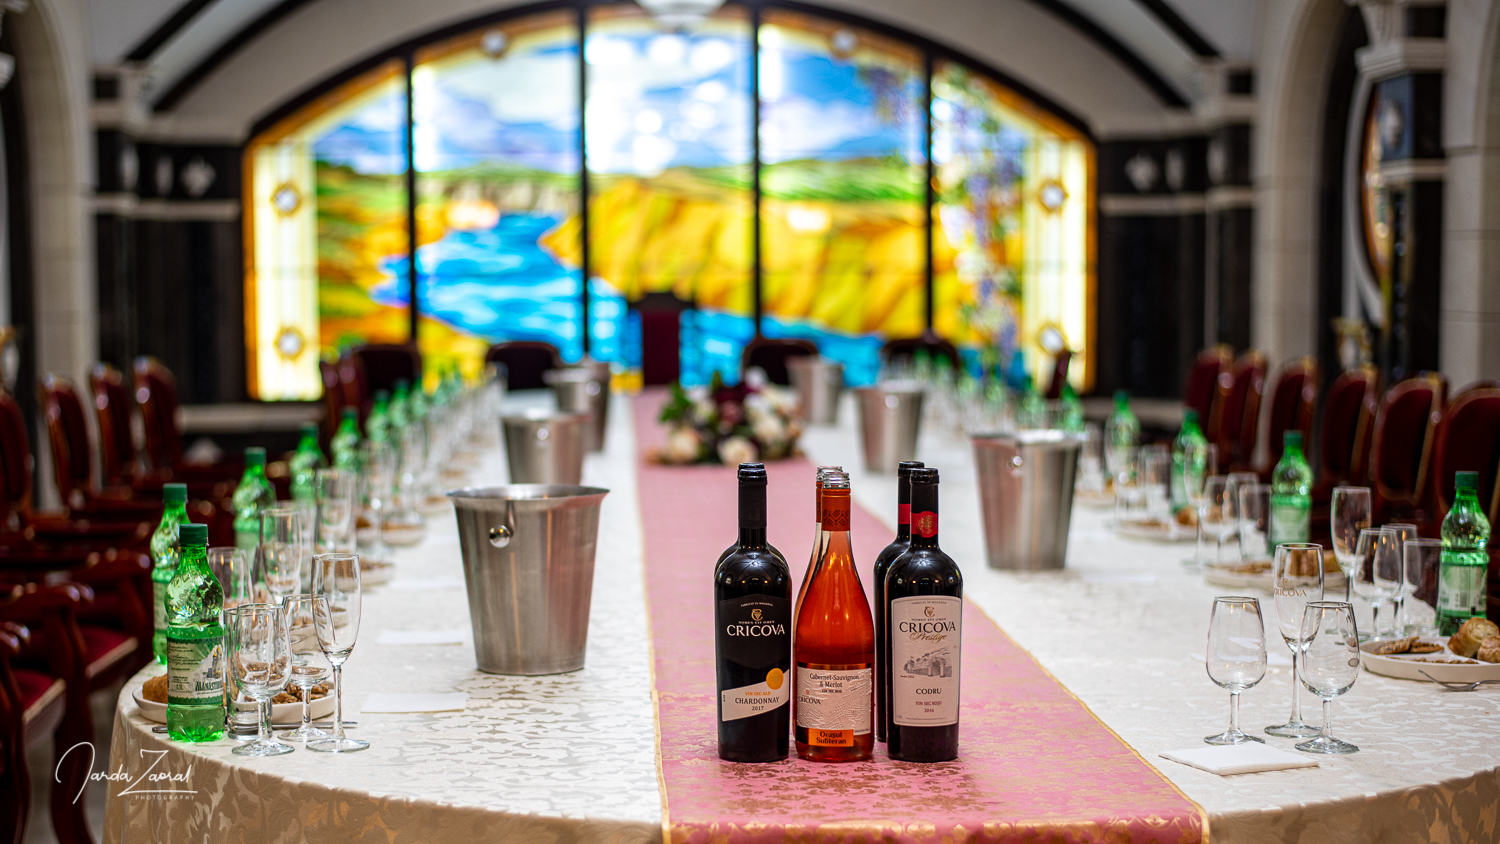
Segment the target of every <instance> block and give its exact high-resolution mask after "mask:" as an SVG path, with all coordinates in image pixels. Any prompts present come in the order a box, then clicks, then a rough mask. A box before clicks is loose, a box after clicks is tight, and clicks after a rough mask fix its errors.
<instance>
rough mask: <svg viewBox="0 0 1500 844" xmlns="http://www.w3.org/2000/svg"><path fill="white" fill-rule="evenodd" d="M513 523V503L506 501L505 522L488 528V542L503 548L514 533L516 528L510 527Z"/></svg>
mask: <svg viewBox="0 0 1500 844" xmlns="http://www.w3.org/2000/svg"><path fill="white" fill-rule="evenodd" d="M515 523H516V518H515V505H514V504H513V503H511V502H509V501H507V502H506V503H505V523H504V524H499V525H495V526H494V527H492V528H490V544H491V545H493V546H495V547H496V548H504V547H505V546H507V545H509V544H510V540H511V538H512V537H514V536H515V535H516V529H515V528H514V527H511V526H512V525H514V524H515Z"/></svg>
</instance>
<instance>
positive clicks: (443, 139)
mask: <svg viewBox="0 0 1500 844" xmlns="http://www.w3.org/2000/svg"><path fill="white" fill-rule="evenodd" d="M497 18H498V20H497ZM752 21H753V18H752V13H751V10H750V9H749V8H748V7H746V6H743V5H738V4H735V3H730V4H728V5H726V6H724V7H723V8H721V9H720V10H718V11H717V12H715V13H713V14H712V15H710V16H709V17H707V18H706V19H703V20H699V21H696V22H692V23H691V24H689V25H686V26H681V25H677V24H674V25H672V26H664V25H662V24H661V23H659V22H658V21H656V20H654V19H652V18H651V17H650V16H649V15H648V14H646V13H645V12H644V11H643V10H642V9H641V8H639V7H638V6H636V5H633V4H609V5H600V6H593V7H590V8H589V9H588V11H587V16H586V19H583V20H581V19H580V14H579V11H578V10H577V9H571V8H570V9H558V10H550V11H543V12H531V13H518V14H514V15H511V16H508V17H506V16H494V17H492V18H491V19H490V22H487V23H484V24H482V25H477V26H476V27H475V28H474V29H472V30H470V31H467V32H463V33H462V34H459V35H452V34H451V32H450V33H448V34H445V35H444V36H443V38H442V39H440V40H435V41H432V42H429V43H426V44H424V45H421V46H418V47H416V48H402V50H403V51H402V52H400V53H397V54H396V55H397V57H396V58H393V59H392V60H391V61H389V62H386V63H385V64H383V65H380V66H379V67H377V68H376V69H374V70H372V71H370V72H368V73H364V74H362V75H360V76H358V77H357V78H355V79H352V80H349V81H344V82H341V83H339V84H337V85H334V86H331V87H330V89H329V91H328V92H327V93H325V94H323V95H321V96H319V97H318V98H316V99H314V100H312V101H311V102H310V103H308V104H307V105H305V106H302V107H300V108H298V109H297V110H296V111H295V112H292V113H291V114H290V115H289V116H286V117H285V118H283V119H280V120H278V121H277V122H276V123H274V124H273V125H271V126H270V127H269V128H267V129H265V130H264V131H261V132H259V133H258V134H257V135H256V136H255V137H254V138H253V139H252V140H251V142H250V144H249V145H248V146H247V149H246V172H247V174H248V179H247V184H248V190H247V193H246V215H245V216H246V229H245V230H246V236H247V244H246V252H247V256H248V261H247V267H248V269H247V274H246V294H247V301H248V302H249V303H250V311H251V317H250V323H251V325H250V332H249V339H248V340H247V351H248V357H249V369H250V383H251V388H250V389H251V394H252V396H254V397H257V398H263V399H295V398H302V399H306V398H313V397H316V396H317V395H318V393H319V391H320V381H319V378H318V371H317V361H318V358H319V356H320V355H321V356H325V357H331V356H333V355H336V354H338V353H339V352H340V351H341V350H342V349H344V348H347V347H348V346H350V345H353V344H358V343H367V342H391V343H401V342H408V341H410V340H412V339H415V340H416V341H417V343H418V344H419V347H420V349H421V351H422V353H423V356H424V360H425V361H426V362H427V363H428V365H429V366H428V368H429V372H430V373H433V374H434V377H435V373H436V372H437V371H438V370H439V369H440V368H442V367H445V366H447V365H448V364H450V363H457V364H458V365H459V366H460V367H461V368H462V369H463V370H464V371H465V372H466V373H468V374H470V375H472V374H474V373H476V372H477V371H478V370H479V368H480V367H481V365H482V360H483V355H484V351H485V349H486V348H487V347H488V346H489V345H490V344H492V343H494V342H497V341H502V340H511V339H516V340H545V341H547V342H550V343H553V344H554V345H556V346H557V347H558V348H559V350H560V351H561V352H562V354H563V357H564V358H565V359H567V360H578V359H579V358H580V357H582V356H583V355H584V354H585V353H587V354H589V355H592V356H593V357H595V358H597V359H601V360H606V361H611V362H614V363H616V364H617V365H618V366H620V367H635V366H639V363H640V354H641V353H640V347H641V337H640V320H639V318H638V315H634V314H632V312H631V310H630V309H631V307H632V306H633V305H634V304H635V303H638V302H640V301H641V300H642V299H644V298H646V297H648V296H649V297H658V298H659V297H663V296H670V297H672V298H674V299H675V300H676V301H677V303H679V304H682V305H687V306H688V307H687V309H686V310H685V311H684V312H683V316H682V348H681V370H682V377H683V379H684V380H686V381H689V382H695V381H697V382H701V381H706V380H707V379H708V378H709V377H710V376H711V375H712V374H713V373H716V372H717V373H719V374H721V375H723V376H724V377H725V378H726V380H729V381H733V380H735V379H736V378H737V377H738V374H739V373H738V369H739V357H740V353H741V351H742V349H743V348H744V346H745V343H746V342H748V341H749V340H750V339H751V338H753V337H754V336H755V334H756V332H757V330H759V331H760V332H761V333H762V334H764V335H766V336H768V337H801V338H808V339H812V340H814V341H815V342H816V343H817V344H818V346H819V348H820V350H821V351H822V353H823V354H824V355H826V356H829V357H832V358H835V359H837V360H839V361H842V362H843V363H844V364H845V366H846V377H847V379H848V381H849V382H850V383H852V384H862V383H869V382H871V381H873V380H874V379H875V378H876V377H877V376H878V371H879V349H880V347H881V345H882V344H883V343H884V342H885V341H886V340H888V339H892V338H899V337H912V336H916V335H918V334H920V333H922V332H923V331H924V330H926V329H928V328H931V329H933V330H934V331H935V332H936V333H937V334H939V335H942V336H944V337H947V338H949V339H951V340H953V341H954V342H955V343H957V344H959V345H960V347H961V348H962V349H963V350H964V353H965V359H966V360H967V361H968V362H969V363H970V364H971V366H972V367H973V368H975V369H977V368H979V366H980V365H981V364H983V365H984V366H986V367H988V366H990V365H1000V366H1002V367H1009V369H1008V374H1009V375H1011V376H1016V375H1017V374H1018V373H1024V372H1025V370H1027V369H1029V370H1030V371H1031V373H1032V374H1033V375H1040V374H1041V371H1042V370H1043V368H1045V367H1046V366H1047V365H1048V361H1047V360H1046V358H1047V357H1048V356H1047V355H1045V354H1044V353H1043V352H1042V351H1041V349H1040V347H1039V344H1038V339H1039V338H1040V337H1041V336H1042V335H1043V334H1044V333H1046V332H1048V331H1049V330H1051V329H1056V330H1058V331H1060V332H1061V333H1062V335H1063V336H1064V337H1065V339H1066V340H1067V342H1068V344H1069V346H1070V347H1071V348H1072V349H1073V351H1074V352H1075V356H1074V365H1073V366H1074V368H1073V370H1072V372H1071V378H1072V380H1073V381H1074V383H1075V384H1076V385H1078V386H1079V387H1086V386H1087V385H1088V383H1089V381H1090V372H1089V366H1090V361H1091V350H1090V348H1089V342H1090V332H1091V330H1092V329H1091V323H1090V319H1091V307H1092V298H1091V297H1092V295H1093V293H1092V288H1091V278H1092V265H1091V262H1092V260H1093V258H1092V249H1093V245H1092V240H1091V237H1092V233H1091V222H1090V221H1091V203H1092V190H1093V186H1092V183H1091V179H1092V168H1093V159H1092V156H1093V147H1092V144H1091V143H1090V142H1089V140H1088V139H1087V138H1086V136H1084V135H1083V134H1082V133H1081V132H1079V131H1078V130H1076V129H1075V128H1074V127H1073V126H1072V125H1071V124H1069V123H1067V122H1066V121H1064V120H1062V119H1060V118H1058V117H1057V116H1056V115H1054V114H1052V113H1051V112H1049V111H1047V110H1046V109H1045V108H1042V107H1040V106H1038V105H1037V104H1035V103H1033V102H1031V101H1029V100H1028V99H1026V98H1025V97H1022V96H1019V95H1017V94H1016V93H1015V92H1013V91H1011V90H1010V89H1008V88H1006V87H1005V86H1004V85H1002V84H1000V83H998V82H997V81H995V79H994V78H993V77H992V76H990V75H988V74H986V73H985V72H983V71H980V70H977V69H975V68H970V67H966V66H964V65H962V64H959V63H957V62H952V61H949V60H947V59H945V58H943V54H942V51H941V49H940V48H937V47H935V46H932V45H927V44H922V43H919V42H917V41H916V40H915V39H914V40H911V41H908V40H904V39H902V38H900V37H898V36H895V35H892V34H889V33H887V32H884V31H881V32H877V31H875V30H874V29H871V28H867V27H861V26H858V25H854V24H851V23H847V22H845V21H844V20H842V19H838V20H836V19H834V18H833V17H826V18H825V17H820V16H819V15H817V14H815V13H813V12H810V11H797V12H793V11H790V10H786V9H781V8H776V7H775V6H763V7H762V9H761V11H760V13H759V21H760V22H759V27H758V29H757V28H756V27H755V26H753V23H752ZM580 48H581V49H580ZM752 51H754V52H752ZM757 63H758V67H759V73H758V74H757V75H756V76H755V77H754V78H752V68H753V67H755V66H756V65H757ZM406 68H410V76H409V78H408V76H407V74H406V71H405V69H406ZM928 68H932V75H931V78H929V77H928ZM580 71H582V72H583V73H584V74H585V77H584V79H583V80H582V81H583V82H584V85H583V86H582V87H584V88H586V90H585V91H583V92H582V101H580V87H581V86H580V78H579V73H580ZM408 90H410V91H411V103H410V108H409V109H408V104H407V99H406V97H407V91H408ZM929 97H930V102H931V110H930V112H928V111H926V108H927V103H928V102H929ZM757 118H758V120H759V126H760V132H759V135H758V136H757V135H756V133H755V129H754V127H755V125H756V120H757ZM408 119H410V121H411V123H410V130H409V133H408ZM929 126H930V128H931V133H930V135H929V132H928V129H929ZM408 144H410V149H411V150H412V156H411V159H412V160H411V161H408V160H407V155H406V150H407V148H408ZM757 144H758V152H759V157H758V158H757V155H756V153H757ZM929 150H930V151H931V157H932V162H931V165H930V166H931V169H932V171H933V172H934V174H935V178H934V180H933V185H932V189H931V190H932V195H933V196H935V203H934V205H933V207H932V208H931V211H930V212H929V209H928V206H927V202H928V196H929V188H928V185H927V173H928V170H929V163H928V160H927V156H928V151H929ZM757 161H758V162H759V167H760V169H759V172H758V177H759V179H758V183H759V186H760V190H759V194H758V195H757V194H756V192H755V186H756V184H757V178H756V177H757V172H756V171H755V167H756V162H757ZM408 183H410V184H412V185H414V191H413V192H414V198H412V199H411V201H409V198H408V195H407V189H406V186H407V184H408ZM585 198H586V199H587V208H585V206H584V201H585ZM757 200H758V204H759V208H760V218H759V220H758V221H757V220H754V215H755V208H756V206H757ZM585 212H586V214H587V216H586V217H585ZM408 219H410V220H411V221H412V226H413V227H414V233H415V237H414V238H412V237H411V236H410V235H409V234H408V231H409V228H408ZM929 219H931V220H932V221H933V226H932V231H931V233H930V234H929V231H928V228H927V226H928V221H929ZM755 226H759V235H760V237H759V243H760V247H759V252H758V253H757V251H756V242H757V241H756V237H755V235H756V229H755ZM585 233H586V235H587V243H585V240H584V236H585ZM929 238H930V241H931V246H932V252H931V259H930V261H929V256H928V251H927V246H928V241H929ZM412 240H415V243H416V254H415V256H414V260H413V257H412V256H409V255H408V250H409V247H410V244H411V241H412ZM929 264H930V266H929ZM585 266H587V268H588V271H589V276H590V277H589V279H588V285H587V297H585V295H584V293H585V287H584V277H583V276H584V267H585ZM757 272H758V274H759V275H758V278H757ZM929 279H930V280H931V282H930V284H929ZM757 281H758V283H757ZM757 290H759V301H758V302H757V300H756V297H757ZM757 306H759V311H760V313H761V317H760V319H759V320H757V318H756V313H757ZM414 313H415V315H416V319H415V320H413V314H414ZM928 313H931V321H932V324H931V325H930V326H929V325H928V316H927V314H928ZM585 315H586V316H587V325H586V326H585V325H584V323H585ZM413 332H415V336H413ZM1018 352H1019V354H1017V353H1018Z"/></svg>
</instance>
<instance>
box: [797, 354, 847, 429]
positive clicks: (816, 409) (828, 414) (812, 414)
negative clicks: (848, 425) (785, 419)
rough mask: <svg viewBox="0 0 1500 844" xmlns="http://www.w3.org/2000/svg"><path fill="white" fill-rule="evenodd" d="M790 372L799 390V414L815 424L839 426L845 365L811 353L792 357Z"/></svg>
mask: <svg viewBox="0 0 1500 844" xmlns="http://www.w3.org/2000/svg"><path fill="white" fill-rule="evenodd" d="M786 371H787V375H789V376H791V379H792V387H793V388H794V389H795V390H796V391H797V415H798V416H799V417H801V418H802V419H805V420H807V422H808V423H809V424H812V425H837V424H838V423H839V396H840V395H842V394H843V392H844V365H843V364H841V363H839V362H838V361H833V360H829V359H828V358H824V357H813V356H811V355H808V356H804V357H794V358H788V359H787V362H786Z"/></svg>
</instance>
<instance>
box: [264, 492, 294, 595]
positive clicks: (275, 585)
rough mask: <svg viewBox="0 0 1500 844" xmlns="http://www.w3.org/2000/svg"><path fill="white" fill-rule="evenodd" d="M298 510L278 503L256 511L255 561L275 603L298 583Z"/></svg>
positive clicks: (292, 590)
mask: <svg viewBox="0 0 1500 844" xmlns="http://www.w3.org/2000/svg"><path fill="white" fill-rule="evenodd" d="M302 550H303V549H302V513H300V512H299V511H297V510H296V509H293V508H291V507H278V508H275V509H272V510H266V511H265V512H263V513H261V514H260V546H259V547H258V548H257V549H256V563H257V565H258V567H259V569H260V576H261V578H262V579H263V580H264V581H265V583H266V588H267V589H268V590H270V592H271V598H272V600H274V601H275V602H276V603H281V599H282V598H283V597H284V596H286V595H290V594H292V593H293V592H296V591H297V589H298V587H300V586H301V585H302Z"/></svg>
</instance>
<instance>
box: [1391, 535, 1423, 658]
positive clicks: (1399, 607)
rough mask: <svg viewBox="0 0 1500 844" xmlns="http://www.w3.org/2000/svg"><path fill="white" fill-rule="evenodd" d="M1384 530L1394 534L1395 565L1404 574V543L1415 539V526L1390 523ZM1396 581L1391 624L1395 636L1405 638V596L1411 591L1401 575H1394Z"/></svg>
mask: <svg viewBox="0 0 1500 844" xmlns="http://www.w3.org/2000/svg"><path fill="white" fill-rule="evenodd" d="M1385 529H1386V530H1393V531H1395V532H1396V557H1397V558H1398V560H1400V562H1398V563H1397V565H1398V566H1400V567H1401V569H1402V571H1403V572H1404V569H1405V559H1406V543H1407V542H1409V541H1411V540H1413V539H1416V538H1417V526H1416V525H1414V524H1410V523H1408V522H1392V523H1390V524H1388V525H1386V526H1385ZM1396 580H1398V581H1400V584H1399V585H1398V586H1397V588H1396V617H1395V619H1394V622H1393V623H1394V624H1395V625H1396V635H1397V636H1405V635H1406V628H1407V626H1408V625H1407V623H1406V596H1407V595H1410V594H1411V593H1412V590H1411V589H1410V588H1408V586H1407V584H1406V581H1405V578H1403V577H1402V575H1401V573H1398V574H1397V575H1396Z"/></svg>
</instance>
